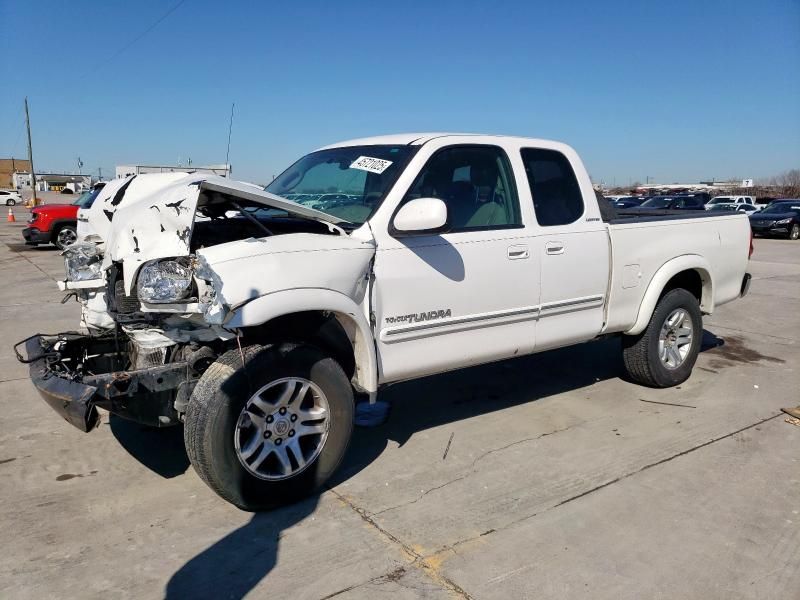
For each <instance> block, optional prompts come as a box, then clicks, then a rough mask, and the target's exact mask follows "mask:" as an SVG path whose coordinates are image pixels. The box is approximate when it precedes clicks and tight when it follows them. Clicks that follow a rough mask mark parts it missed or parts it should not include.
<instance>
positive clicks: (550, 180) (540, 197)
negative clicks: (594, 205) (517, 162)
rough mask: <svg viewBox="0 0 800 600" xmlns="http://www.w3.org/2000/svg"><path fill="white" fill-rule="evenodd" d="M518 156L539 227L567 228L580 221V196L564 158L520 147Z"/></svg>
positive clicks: (570, 166)
mask: <svg viewBox="0 0 800 600" xmlns="http://www.w3.org/2000/svg"><path fill="white" fill-rule="evenodd" d="M521 154H522V162H523V164H524V165H525V174H526V176H527V178H528V185H529V186H530V190H531V196H532V197H533V210H534V212H535V214H536V221H537V222H538V223H539V225H542V226H544V227H552V226H555V225H567V224H569V223H574V222H575V221H577V220H578V219H580V218H581V217H582V216H583V212H584V204H583V195H582V194H581V188H580V186H579V185H578V179H577V178H576V177H575V172H574V171H573V170H572V165H571V164H570V163H569V160H567V157H566V156H564V155H563V154H561V153H560V152H558V151H556V150H545V149H543V148H523V149H522V150H521Z"/></svg>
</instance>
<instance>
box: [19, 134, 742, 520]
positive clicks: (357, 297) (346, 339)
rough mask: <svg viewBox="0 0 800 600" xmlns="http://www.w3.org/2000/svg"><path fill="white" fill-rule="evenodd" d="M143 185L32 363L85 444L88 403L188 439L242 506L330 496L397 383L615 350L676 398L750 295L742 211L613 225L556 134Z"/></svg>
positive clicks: (317, 158)
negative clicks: (370, 409)
mask: <svg viewBox="0 0 800 600" xmlns="http://www.w3.org/2000/svg"><path fill="white" fill-rule="evenodd" d="M149 177H150V178H151V179H148V180H147V185H144V186H140V187H141V188H142V190H144V191H143V192H142V193H140V194H138V195H136V196H135V197H131V198H129V199H128V200H126V199H125V192H126V189H128V190H133V189H135V187H136V185H137V184H136V179H135V178H134V179H132V182H130V181H129V182H128V183H127V188H126V186H125V185H121V186H119V187H117V188H116V190H115V191H114V193H113V194H105V196H104V199H103V200H102V201H98V202H96V203H95V205H94V206H93V207H92V209H91V210H92V211H93V214H94V217H93V216H92V214H90V215H89V216H88V217H87V218H89V219H90V220H91V219H92V218H95V217H96V218H98V219H100V220H98V221H97V226H96V227H95V228H94V229H95V230H97V229H98V228H100V226H101V225H102V223H103V221H102V219H106V225H105V227H104V228H103V235H102V236H99V237H102V239H99V237H98V236H95V237H98V239H89V240H88V241H86V240H85V241H82V242H79V243H77V244H75V245H74V246H72V247H70V248H69V249H68V251H67V252H66V257H65V261H66V272H67V277H66V279H65V280H64V281H63V282H61V287H62V289H64V290H67V292H68V293H70V294H75V295H76V296H77V298H78V300H80V302H81V303H82V307H83V315H82V324H83V325H84V326H85V328H86V329H87V330H88V332H89V333H88V334H77V333H66V334H61V335H58V336H49V337H47V336H41V335H36V336H33V337H31V338H29V339H27V340H24V341H23V342H20V344H23V343H24V345H25V347H26V353H25V354H26V355H27V356H25V355H23V353H18V356H19V357H20V359H21V360H25V361H28V362H30V367H31V377H32V380H33V382H34V384H35V385H36V387H37V388H38V390H39V392H40V393H41V395H42V397H43V398H44V399H45V400H47V402H48V403H49V404H50V405H51V406H52V407H53V408H54V409H55V410H56V411H57V412H59V413H60V414H61V415H62V416H63V417H64V418H65V419H67V420H68V421H69V422H70V423H72V424H73V425H76V426H77V427H79V428H80V429H82V430H84V431H89V430H90V429H91V428H92V427H93V426H94V425H95V424H96V422H97V419H98V414H97V408H98V407H100V408H103V409H106V410H109V411H111V412H112V413H115V414H117V415H119V416H122V417H125V418H129V419H134V420H137V421H139V422H141V423H145V424H149V425H152V426H168V425H175V424H180V423H183V425H184V432H185V434H184V436H185V442H186V450H187V452H188V455H189V458H190V459H191V462H192V464H193V465H194V467H195V469H196V470H197V472H198V473H199V474H200V476H201V477H202V478H203V480H204V481H205V482H206V483H208V485H209V486H210V487H211V488H212V489H213V490H214V491H216V492H217V493H218V494H219V495H220V496H222V497H223V498H225V499H226V500H228V501H230V502H232V503H233V504H235V505H236V506H239V507H241V508H244V509H248V510H259V509H264V508H268V507H271V506H275V505H276V504H280V503H284V502H287V501H290V500H292V499H295V498H298V497H300V496H302V495H305V494H309V493H311V492H312V491H313V490H315V489H317V488H319V487H320V486H321V485H322V484H323V483H324V482H325V481H326V480H327V479H328V478H329V477H330V476H331V474H332V473H333V471H334V470H335V469H336V468H337V466H338V465H339V462H340V461H341V459H342V457H343V455H344V453H345V449H346V447H347V445H348V441H349V439H350V436H351V431H352V427H353V419H354V411H355V400H354V398H360V399H362V400H363V401H364V402H371V401H374V400H375V398H376V395H377V394H378V393H379V391H380V389H381V386H384V385H387V384H390V383H393V382H398V381H402V380H407V379H411V378H416V377H421V376H424V375H430V374H433V373H441V372H444V371H449V370H453V369H459V368H462V367H467V366H470V365H477V364H481V363H486V362H490V361H497V360H501V359H506V358H510V357H514V356H520V355H524V354H530V353H534V352H540V351H543V350H548V349H551V348H557V347H560V346H566V345H570V344H578V343H581V342H586V341H588V340H592V339H594V338H597V337H598V336H605V335H611V334H618V335H619V336H620V337H621V340H622V344H621V346H622V348H621V351H622V353H623V356H624V364H625V368H626V370H627V373H628V376H629V377H630V378H631V379H632V380H634V381H636V382H639V383H641V384H644V385H649V386H657V387H664V386H671V385H675V384H678V383H680V382H682V381H684V380H685V379H686V378H687V377H689V375H690V373H691V370H692V367H693V365H694V363H695V359H696V357H697V354H698V350H699V347H700V343H701V337H702V328H703V324H702V315H703V314H710V313H711V312H712V311H714V309H715V308H716V307H717V306H719V305H721V304H724V303H726V302H730V301H731V300H734V299H736V298H738V297H740V296H742V295H743V294H745V293H746V292H747V289H748V286H749V281H750V276H749V275H748V274H747V273H746V269H747V265H748V259H749V255H750V252H751V251H752V246H751V235H750V226H749V224H748V219H747V217H746V216H745V215H743V214H736V213H722V214H713V215H712V214H710V213H705V212H700V213H697V212H696V211H695V212H693V213H687V214H672V215H669V216H647V217H630V218H613V217H609V216H608V215H606V216H605V217H603V216H601V211H600V207H599V206H598V200H597V199H596V197H595V194H594V192H593V189H592V184H591V182H590V180H589V176H588V174H587V172H586V170H585V168H584V166H583V164H582V163H581V160H580V158H579V157H578V155H577V154H576V153H575V151H574V150H573V149H572V148H570V147H569V146H566V145H564V144H561V143H557V142H551V141H545V140H539V139H526V138H515V137H504V136H486V135H460V134H458V135H457V134H417V135H393V136H385V137H377V138H368V139H361V140H354V141H349V142H343V143H340V144H335V145H332V146H328V147H326V148H322V149H320V150H317V151H316V152H312V153H311V154H308V155H307V156H304V157H303V158H301V159H300V160H298V161H297V162H296V163H295V164H293V165H292V166H291V167H289V168H288V169H287V170H286V171H285V172H284V173H283V174H281V175H280V176H279V177H278V178H277V179H275V180H274V181H273V182H272V183H271V184H269V185H268V186H267V187H266V189H265V190H262V189H260V188H256V187H254V186H252V185H248V184H242V183H237V182H234V181H231V180H228V179H223V178H219V177H215V176H208V175H194V174H192V175H187V176H184V177H175V176H170V177H168V178H165V179H164V180H163V181H162V182H161V184H158V179H153V177H155V178H157V177H158V176H149ZM109 191H110V190H109ZM90 237H91V236H90ZM18 346H19V344H18Z"/></svg>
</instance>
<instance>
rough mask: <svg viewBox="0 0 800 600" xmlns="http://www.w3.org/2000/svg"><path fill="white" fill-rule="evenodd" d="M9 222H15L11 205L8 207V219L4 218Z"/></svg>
mask: <svg viewBox="0 0 800 600" xmlns="http://www.w3.org/2000/svg"><path fill="white" fill-rule="evenodd" d="M6 221H8V222H9V223H16V222H17V220H16V219H15V218H14V211H13V210H11V207H10V206H9V207H8V219H6Z"/></svg>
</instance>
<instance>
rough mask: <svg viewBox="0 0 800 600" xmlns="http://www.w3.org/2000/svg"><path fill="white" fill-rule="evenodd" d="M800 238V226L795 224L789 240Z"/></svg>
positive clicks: (790, 231)
mask: <svg viewBox="0 0 800 600" xmlns="http://www.w3.org/2000/svg"><path fill="white" fill-rule="evenodd" d="M798 238H800V225H798V224H797V223H794V224H793V225H792V228H791V229H790V230H789V239H790V240H796V239H798Z"/></svg>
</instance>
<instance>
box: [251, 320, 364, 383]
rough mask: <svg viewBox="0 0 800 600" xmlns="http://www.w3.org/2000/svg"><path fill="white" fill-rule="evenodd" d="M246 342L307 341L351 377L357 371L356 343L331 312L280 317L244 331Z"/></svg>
mask: <svg viewBox="0 0 800 600" xmlns="http://www.w3.org/2000/svg"><path fill="white" fill-rule="evenodd" d="M242 333H243V336H244V339H245V341H247V342H252V343H259V344H264V345H265V344H275V343H285V342H295V343H307V344H311V345H313V346H316V347H317V348H319V349H320V350H323V351H324V352H326V353H328V354H329V355H330V356H331V357H333V358H334V359H335V360H336V362H338V363H339V365H340V366H341V367H342V369H343V370H344V372H345V373H346V374H347V377H348V378H352V377H353V375H354V374H355V371H356V359H355V354H354V352H353V342H352V341H351V340H350V337H349V336H348V335H347V332H346V331H345V328H344V327H343V326H342V324H341V323H340V322H339V320H338V319H337V318H336V316H335V315H334V314H333V313H331V312H328V311H321V310H309V311H303V312H297V313H291V314H288V315H282V316H280V317H276V318H274V319H272V320H270V321H267V322H266V323H262V324H261V325H256V326H254V327H247V328H245V329H243V330H242Z"/></svg>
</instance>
